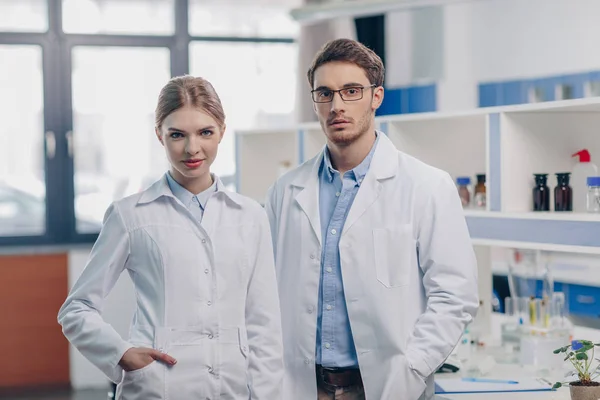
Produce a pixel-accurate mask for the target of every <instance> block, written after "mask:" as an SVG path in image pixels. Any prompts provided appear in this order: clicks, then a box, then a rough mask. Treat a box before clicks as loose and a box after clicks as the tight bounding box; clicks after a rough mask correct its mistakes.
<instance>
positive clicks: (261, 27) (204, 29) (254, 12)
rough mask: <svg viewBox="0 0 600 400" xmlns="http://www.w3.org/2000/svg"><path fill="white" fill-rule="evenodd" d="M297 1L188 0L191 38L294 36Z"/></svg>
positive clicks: (296, 28)
mask: <svg viewBox="0 0 600 400" xmlns="http://www.w3.org/2000/svg"><path fill="white" fill-rule="evenodd" d="M299 2H300V1H299V0H190V11H189V25H190V34H191V35H192V36H246V37H274V36H279V37H296V36H297V35H298V31H299V26H298V23H297V22H296V21H294V20H293V19H292V17H291V16H290V8H291V7H293V6H295V5H297V4H296V3H299Z"/></svg>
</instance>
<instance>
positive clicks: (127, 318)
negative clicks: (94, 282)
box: [69, 248, 135, 389]
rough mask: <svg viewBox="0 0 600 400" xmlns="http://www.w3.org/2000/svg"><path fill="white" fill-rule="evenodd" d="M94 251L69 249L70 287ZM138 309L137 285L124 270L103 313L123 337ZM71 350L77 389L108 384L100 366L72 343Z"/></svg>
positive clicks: (70, 355)
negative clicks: (136, 303)
mask: <svg viewBox="0 0 600 400" xmlns="http://www.w3.org/2000/svg"><path fill="white" fill-rule="evenodd" d="M90 250H91V248H89V249H77V250H72V251H70V252H69V289H70V288H71V287H72V286H73V284H74V283H75V281H76V280H77V278H78V277H79V275H81V272H82V271H83V268H84V267H85V264H86V261H87V257H88V256H89V253H90ZM134 308H135V294H134V291H133V284H132V283H131V279H129V275H127V273H124V274H123V275H121V278H120V279H119V280H118V281H117V283H116V285H115V287H114V288H113V290H112V291H111V293H110V294H109V296H108V297H107V298H106V304H105V306H104V310H103V313H102V316H103V318H104V319H105V320H106V322H108V323H109V324H111V325H112V326H113V327H114V328H115V330H116V331H117V332H119V334H120V335H121V336H122V337H123V338H127V336H128V332H129V324H130V322H131V318H132V317H133V312H134ZM69 350H70V353H69V358H70V363H71V365H70V369H71V385H72V386H73V388H74V389H84V388H95V387H99V388H102V387H108V385H109V380H108V378H106V377H105V376H104V374H102V372H100V370H99V369H98V368H96V367H95V366H94V365H93V364H92V363H90V362H89V361H88V360H87V359H85V358H84V357H83V356H82V355H81V353H79V352H78V351H77V350H76V349H75V348H74V347H73V346H70V349H69Z"/></svg>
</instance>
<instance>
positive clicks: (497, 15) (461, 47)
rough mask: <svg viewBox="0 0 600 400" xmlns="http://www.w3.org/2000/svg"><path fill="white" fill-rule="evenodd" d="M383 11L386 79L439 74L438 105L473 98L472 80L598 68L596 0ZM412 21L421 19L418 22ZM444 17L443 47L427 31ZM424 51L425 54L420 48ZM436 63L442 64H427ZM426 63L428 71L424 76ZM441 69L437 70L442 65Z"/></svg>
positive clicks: (503, 1)
mask: <svg viewBox="0 0 600 400" xmlns="http://www.w3.org/2000/svg"><path fill="white" fill-rule="evenodd" d="M419 13H420V12H418V11H413V12H400V13H390V14H389V15H388V17H387V18H386V24H387V25H388V26H387V27H386V31H387V32H388V35H387V36H386V41H387V43H386V48H387V51H386V53H387V54H386V57H387V59H388V74H387V77H386V80H387V85H388V86H392V87H394V86H403V85H407V84H414V83H418V82H419V81H422V80H427V79H429V80H432V81H437V82H438V109H439V110H444V111H447V110H455V109H468V108H473V107H476V106H477V84H478V83H479V82H482V81H495V80H507V79H519V78H535V77H543V76H552V75H559V74H567V73H577V72H584V71H589V70H600V51H598V45H597V38H598V37H600V24H598V20H599V18H600V1H598V0H481V1H473V2H467V3H458V4H453V5H448V6H445V7H443V19H442V20H441V22H440V21H439V20H436V19H435V18H433V17H430V18H427V17H424V16H423V14H419ZM415 24H417V25H419V24H420V25H421V27H415ZM440 24H441V25H442V29H441V32H442V38H443V46H442V47H443V49H442V51H441V54H442V55H443V56H442V57H441V58H440V57H438V55H439V54H440V49H439V48H437V47H436V46H432V45H431V43H432V40H433V43H437V40H436V39H435V38H433V39H432V37H431V36H432V35H438V33H437V32H438V31H439V28H440V27H439V25H440ZM422 51H425V52H428V53H429V56H428V57H424V56H423V55H422V54H420V53H418V54H417V52H422ZM431 63H433V64H439V65H430V64H431ZM423 71H431V73H430V74H429V76H423V75H424V74H423ZM439 71H441V73H440V72H439Z"/></svg>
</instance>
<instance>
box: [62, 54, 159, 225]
mask: <svg viewBox="0 0 600 400" xmlns="http://www.w3.org/2000/svg"><path fill="white" fill-rule="evenodd" d="M169 57H170V56H169V50H168V49H163V48H131V47H128V48H117V47H76V48H74V50H73V77H72V79H73V119H74V120H73V127H74V129H73V138H74V146H75V148H74V157H75V197H76V198H75V214H76V217H77V230H78V231H79V232H88V231H90V230H97V228H95V226H94V225H93V224H90V223H87V222H86V221H89V222H95V223H97V222H101V221H102V218H103V216H104V213H105V211H106V208H107V207H108V206H109V204H110V203H111V202H112V201H113V200H117V199H120V198H122V197H124V196H127V195H130V194H133V193H136V192H138V191H139V190H142V189H144V188H146V187H147V186H149V185H150V184H151V183H153V182H154V180H156V179H158V178H159V177H160V176H161V175H162V174H163V173H164V172H165V171H166V170H167V166H168V164H167V161H166V157H165V153H164V150H163V148H162V146H161V145H160V143H159V142H158V140H157V139H156V136H155V133H154V109H155V107H156V101H157V100H158V94H159V92H160V89H161V88H162V87H163V85H165V84H166V83H167V81H168V80H169V78H170V72H169V71H170V69H169Z"/></svg>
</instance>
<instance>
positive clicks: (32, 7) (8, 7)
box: [0, 0, 48, 32]
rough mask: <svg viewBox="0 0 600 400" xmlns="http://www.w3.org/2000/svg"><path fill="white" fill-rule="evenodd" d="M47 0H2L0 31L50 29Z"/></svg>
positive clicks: (0, 5) (40, 30)
mask: <svg viewBox="0 0 600 400" xmlns="http://www.w3.org/2000/svg"><path fill="white" fill-rule="evenodd" d="M46 1H47V0H0V32H2V31H5V32H6V31H9V32H45V31H46V30H48V9H47V8H46Z"/></svg>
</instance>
